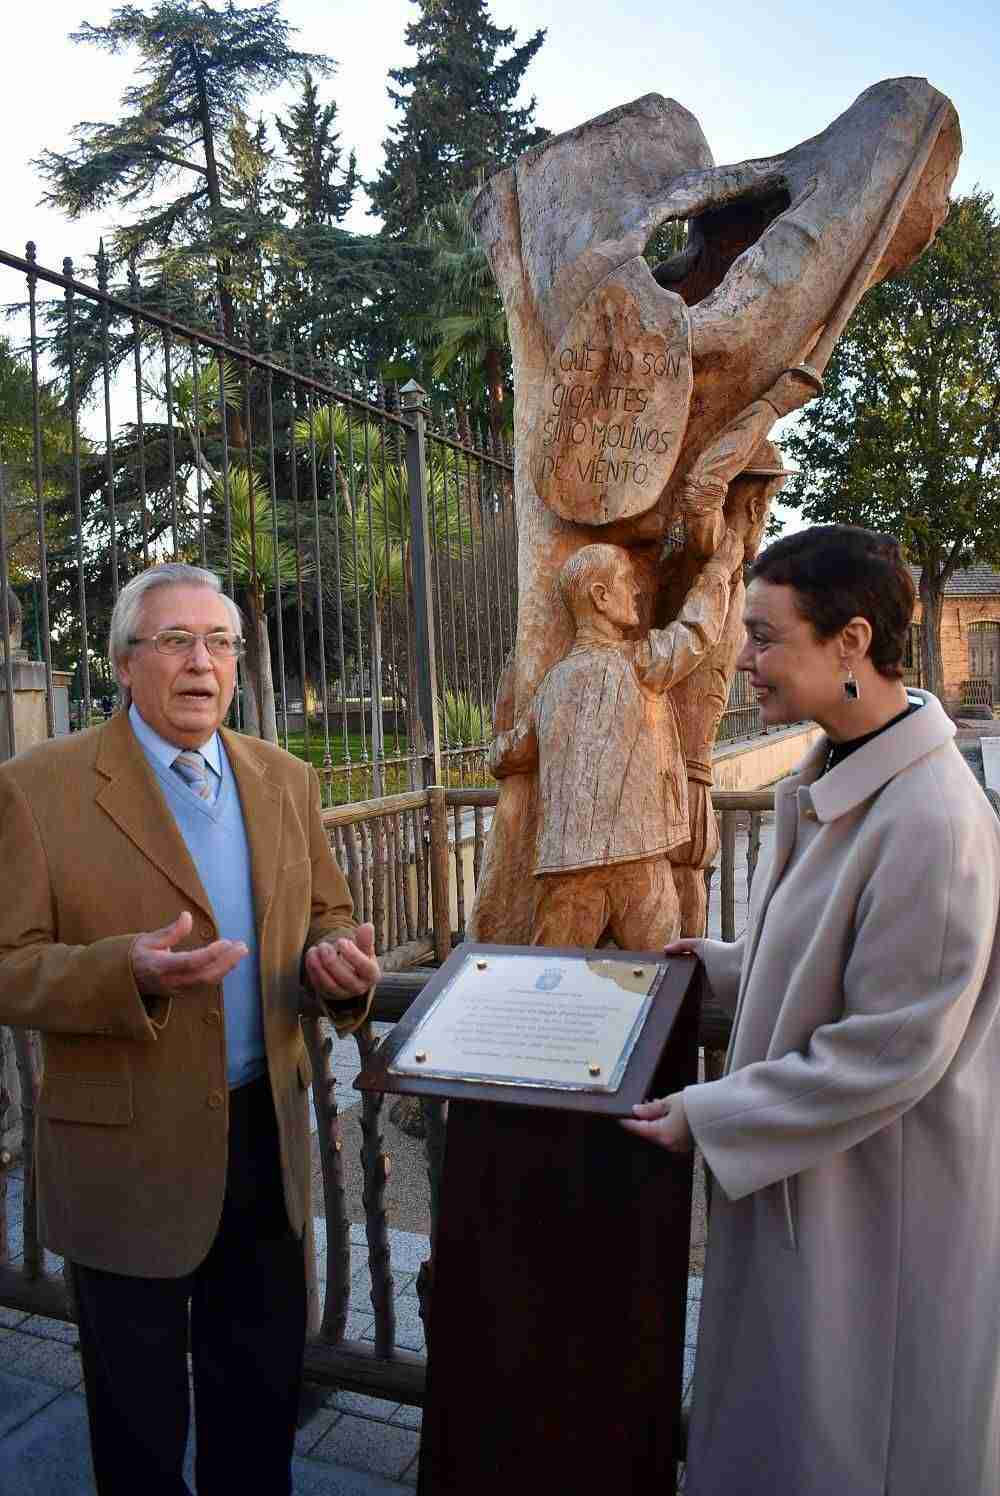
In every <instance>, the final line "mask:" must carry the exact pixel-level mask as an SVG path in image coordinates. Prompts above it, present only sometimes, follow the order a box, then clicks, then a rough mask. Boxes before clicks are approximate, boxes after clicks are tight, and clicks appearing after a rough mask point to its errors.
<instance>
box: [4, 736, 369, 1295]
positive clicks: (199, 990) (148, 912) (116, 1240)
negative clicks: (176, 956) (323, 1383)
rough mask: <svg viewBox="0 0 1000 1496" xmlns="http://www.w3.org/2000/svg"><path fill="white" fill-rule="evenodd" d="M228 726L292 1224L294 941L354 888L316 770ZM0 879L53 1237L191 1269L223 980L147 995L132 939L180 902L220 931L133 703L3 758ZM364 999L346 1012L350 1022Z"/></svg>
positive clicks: (299, 1101)
mask: <svg viewBox="0 0 1000 1496" xmlns="http://www.w3.org/2000/svg"><path fill="white" fill-rule="evenodd" d="M222 739H223V743H224V745H225V749H226V752H227V754H228V755H229V761H230V764H231V765H232V769H233V773H234V776H235V779H236V783H237V786H238V788H239V793H240V800H241V802H242V807H243V817H244V821H245V824H246V831H247V838H248V841H249V845H250V855H251V864H252V876H253V890H254V902H255V904H256V912H257V935H258V942H259V948H260V975H261V995H262V1002H263V1010H264V1035H265V1042H266V1046H267V1062H268V1071H269V1074H270V1080H271V1089H272V1094H273V1097H274V1106H275V1112H276V1115H277V1119H278V1129H279V1134H280V1139H281V1158H282V1168H283V1173H284V1185H285V1201H286V1204H287V1207H288V1215H289V1219H290V1221H291V1223H292V1226H293V1228H294V1229H295V1230H296V1231H297V1232H299V1233H301V1232H302V1231H303V1229H304V1228H305V1226H306V1224H307V1221H308V1216H309V1180H310V1151H309V1121H308V1107H307V1089H308V1086H309V1082H310V1079H311V1072H310V1065H309V1058H308V1055H307V1053H306V1049H305V1045H304V1041H303V1037H302V1030H301V1026H300V1023H299V1015H300V1011H301V1010H302V1007H303V1002H304V994H303V991H302V986H301V980H300V971H301V962H302V955H303V952H304V950H305V949H307V948H308V946H310V945H311V944H313V943H314V942H315V941H317V940H319V939H320V938H321V937H323V936H325V935H335V934H337V933H338V932H339V933H346V932H347V931H349V930H350V929H352V928H353V925H354V921H353V917H352V906H351V897H350V893H349V891H348V889H347V886H346V883H345V881H344V878H343V876H342V874H341V873H340V870H339V868H338V867H337V865H336V863H335V862H334V860H333V857H332V855H331V853H330V849H329V846H328V844H327V841H326V837H325V835H324V832H323V828H322V824H321V821H320V796H319V783H318V780H317V778H316V775H315V773H314V772H313V771H312V769H310V768H309V767H308V766H307V765H306V764H304V763H302V762H301V761H300V760H299V759H296V758H293V757H292V756H291V755H290V754H287V753H284V752H283V751H282V750H281V749H279V748H275V747H273V746H272V745H270V744H268V743H264V742H261V741H260V740H259V739H257V738H250V737H244V736H242V735H241V734H238V733H233V732H229V731H226V730H223V732H222ZM0 879H2V892H0V1022H3V1023H11V1024H19V1025H23V1026H25V1027H28V1028H35V1029H39V1030H40V1031H41V1033H42V1035H43V1052H44V1077H43V1082H42V1089H41V1096H40V1099H39V1115H38V1129H37V1154H36V1157H37V1177H38V1208H39V1217H40V1227H41V1232H42V1237H43V1240H44V1241H45V1243H46V1245H47V1246H48V1247H50V1248H51V1249H52V1251H54V1252H60V1253H62V1254H63V1255H64V1256H67V1257H70V1258H72V1259H73V1260H74V1261H76V1262H80V1263H83V1264H85V1265H87V1266H90V1267H97V1268H104V1269H106V1270H108V1271H112V1272H118V1273H126V1274H132V1275H138V1276H149V1277H175V1276H180V1275H182V1274H184V1273H187V1272H190V1271H191V1270H192V1269H193V1268H194V1267H196V1266H197V1264H198V1263H199V1262H200V1261H201V1260H202V1258H203V1257H204V1256H205V1254H206V1253H207V1251H208V1249H209V1247H210V1245H211V1243H212V1240H213V1238H214V1236H215V1233H216V1229H217V1226H218V1223H219V1218H220V1215H221V1211H222V1200H223V1192H224V1187H225V1177H226V1146H227V1126H228V1111H227V1108H228V1093H227V1087H226V1040H225V1026H224V1014H223V1005H222V991H221V987H220V986H219V985H215V986H205V987H196V988H192V989H190V990H189V991H188V992H187V993H185V995H184V996H178V997H175V998H173V999H171V1000H170V1001H169V1002H166V1001H161V1000H157V1001H155V1002H154V1003H153V1004H152V1005H151V1009H150V1011H149V1012H147V1009H146V1006H145V1005H144V1003H143V1000H142V999H141V997H140V996H139V993H138V991H137V990H136V986H135V982H134V980H133V977H132V971H131V967H130V964H129V949H130V947H131V944H132V941H133V939H134V938H135V936H136V935H137V934H140V933H141V932H143V931H146V930H155V929H159V928H160V927H162V926H164V925H166V924H169V923H170V922H171V921H172V920H173V919H175V918H176V916H177V915H178V914H179V913H180V911H181V910H182V909H189V910H190V911H191V914H192V917H193V920H194V928H193V930H192V933H191V936H190V939H189V942H188V943H189V944H190V945H191V946H195V945H203V944H205V943H206V942H209V941H212V940H215V939H217V938H219V937H220V936H225V933H226V932H225V931H224V930H219V929H218V928H217V927H216V924H215V920H214V918H213V914H212V909H211V906H210V904H209V900H208V897H207V895H206V893H205V891H204V889H203V888H202V886H201V882H200V880H199V878H198V874H197V872H196V871H195V867H194V864H193V862H192V860H191V857H190V855H189V853H188V851H187V848H186V846H185V844H184V840H183V838H182V836H181V834H180V832H179V831H178V829H177V826H176V823H175V821H174V818H173V815H172V814H171V812H170V810H169V808H168V806H167V804H166V801H165V800H164V797H163V795H162V793H161V791H160V788H159V786H158V784H157V782H156V779H155V777H154V775H153V773H152V771H151V770H150V768H149V765H148V764H147V762H146V758H145V756H144V754H143V752H142V749H141V747H140V746H139V744H138V742H137V741H136V738H135V736H134V734H133V732H132V729H131V727H130V726H129V722H128V718H127V717H126V716H124V715H119V716H116V717H114V718H113V719H112V720H111V721H110V722H109V723H107V724H106V725H105V726H103V727H99V728H96V729H93V730H91V731H89V732H84V733H81V734H79V735H75V736H72V737H68V738H62V739H57V740H55V741H53V742H50V743H46V744H44V745H42V746H41V747H38V748H34V749H31V750H29V751H28V752H26V753H24V754H22V755H20V756H18V757H17V758H14V759H12V760H11V761H9V762H8V763H5V764H3V765H2V766H0ZM306 1001H308V999H306ZM369 1001H370V999H369ZM367 1006H368V1004H367V1003H365V1002H362V1003H360V1004H359V1005H357V1006H356V1007H354V1008H350V1009H348V1010H346V1011H345V1012H342V1013H341V1014H339V1015H336V1016H337V1017H338V1020H339V1023H338V1026H339V1028H340V1030H341V1032H346V1031H348V1030H349V1029H351V1028H353V1027H357V1025H358V1024H359V1023H360V1022H361V1021H362V1020H363V1017H364V1014H365V1012H366V1011H367Z"/></svg>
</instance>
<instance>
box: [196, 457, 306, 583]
mask: <svg viewBox="0 0 1000 1496" xmlns="http://www.w3.org/2000/svg"><path fill="white" fill-rule="evenodd" d="M226 488H227V484H226V483H225V482H224V480H223V478H222V477H221V475H220V476H219V477H217V478H216V479H215V480H214V482H213V483H212V485H211V488H210V490H209V492H210V495H211V500H212V507H213V509H214V510H215V512H216V514H218V515H222V514H224V512H225V504H226ZM228 490H229V524H230V534H231V541H230V548H229V551H228V553H227V552H226V551H224V550H221V551H220V552H219V553H218V555H216V556H215V557H214V564H215V566H216V567H217V569H218V570H220V571H225V570H227V569H228V566H229V558H230V556H231V558H232V567H233V576H234V578H235V580H236V582H237V583H238V584H239V585H240V586H241V587H252V586H254V585H256V588H257V591H258V593H259V594H262V593H263V592H264V591H265V590H270V589H273V588H275V587H276V586H277V585H278V584H279V583H280V584H281V586H286V585H288V584H289V583H292V582H294V581H295V579H296V575H297V573H296V566H295V546H294V544H293V543H292V542H291V541H290V540H288V539H287V538H283V536H284V537H287V535H288V531H289V526H290V520H289V517H288V514H287V512H286V511H285V509H284V508H283V506H281V505H279V506H278V514H277V519H278V545H277V549H275V544H274V520H275V514H274V506H273V505H272V503H271V495H270V492H269V491H268V487H267V484H266V483H265V481H264V479H263V478H261V476H260V474H259V473H256V472H254V471H253V469H252V468H251V469H248V468H246V467H235V468H231V469H230V472H229V482H228ZM299 572H301V574H302V575H303V576H307V575H310V574H311V572H312V566H311V563H310V562H309V558H308V557H307V556H300V558H299Z"/></svg>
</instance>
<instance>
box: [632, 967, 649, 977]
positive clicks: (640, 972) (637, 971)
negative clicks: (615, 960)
mask: <svg viewBox="0 0 1000 1496" xmlns="http://www.w3.org/2000/svg"><path fill="white" fill-rule="evenodd" d="M645 974H646V968H645V967H644V966H633V968H632V975H633V976H634V977H642V976H645Z"/></svg>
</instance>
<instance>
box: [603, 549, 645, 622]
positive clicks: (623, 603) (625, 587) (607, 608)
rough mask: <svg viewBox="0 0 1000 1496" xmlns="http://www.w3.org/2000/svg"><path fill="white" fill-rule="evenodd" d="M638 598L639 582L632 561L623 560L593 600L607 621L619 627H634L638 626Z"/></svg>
mask: <svg viewBox="0 0 1000 1496" xmlns="http://www.w3.org/2000/svg"><path fill="white" fill-rule="evenodd" d="M638 598H639V583H638V582H637V581H636V578H635V572H634V570H633V569H632V563H631V561H623V562H622V563H621V565H619V566H617V567H616V568H615V574H614V576H613V577H612V578H611V580H610V581H608V582H606V583H605V584H604V585H603V587H602V588H601V590H600V591H599V592H598V594H597V596H596V597H595V602H596V604H597V607H598V609H599V611H600V612H601V613H603V614H604V616H605V618H606V619H607V620H608V622H609V623H613V624H615V625H616V627H618V628H620V629H634V628H638V626H639V608H638Z"/></svg>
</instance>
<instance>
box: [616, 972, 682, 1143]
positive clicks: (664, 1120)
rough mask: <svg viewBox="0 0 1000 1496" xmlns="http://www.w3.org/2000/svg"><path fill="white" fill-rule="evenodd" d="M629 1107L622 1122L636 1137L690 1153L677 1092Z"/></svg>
mask: <svg viewBox="0 0 1000 1496" xmlns="http://www.w3.org/2000/svg"><path fill="white" fill-rule="evenodd" d="M668 949H669V947H668ZM632 1110H633V1112H635V1119H634V1120H633V1119H631V1118H629V1119H627V1120H625V1121H623V1122H622V1124H621V1125H622V1127H624V1129H625V1131H626V1132H634V1133H635V1135H636V1137H639V1138H645V1139H646V1141H647V1142H648V1143H656V1144H657V1146H658V1147H660V1148H666V1149H667V1150H668V1151H669V1152H670V1153H690V1152H691V1149H692V1148H693V1147H694V1138H693V1137H692V1136H691V1129H690V1127H689V1126H688V1119H687V1112H686V1111H685V1110H684V1097H683V1096H682V1095H681V1093H680V1091H675V1092H674V1094H673V1096H664V1097H661V1099H660V1100H659V1101H640V1102H639V1104H638V1106H634V1107H633V1108H632Z"/></svg>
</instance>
